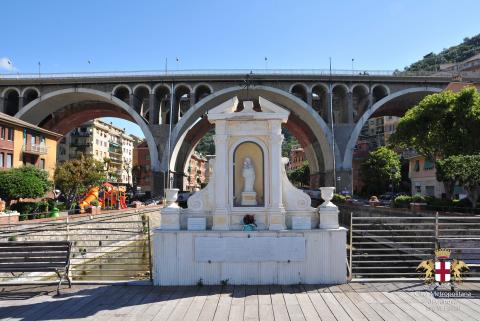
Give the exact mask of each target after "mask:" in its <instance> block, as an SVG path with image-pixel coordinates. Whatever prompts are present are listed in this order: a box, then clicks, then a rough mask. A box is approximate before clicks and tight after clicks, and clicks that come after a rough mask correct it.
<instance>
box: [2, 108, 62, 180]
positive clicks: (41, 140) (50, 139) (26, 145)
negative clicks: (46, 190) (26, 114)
mask: <svg viewBox="0 0 480 321" xmlns="http://www.w3.org/2000/svg"><path fill="white" fill-rule="evenodd" d="M61 137H62V135H60V134H57V133H54V132H51V131H49V130H45V129H43V128H40V127H38V126H35V125H32V124H30V123H27V122H25V121H23V120H20V119H18V118H15V117H12V116H9V115H7V114H4V113H0V168H3V169H5V168H14V167H20V166H22V165H27V164H31V165H34V166H36V167H39V168H41V169H44V170H46V171H47V172H48V174H49V176H50V178H53V173H54V172H55V165H56V161H57V141H58V140H59V139H60V138H61Z"/></svg>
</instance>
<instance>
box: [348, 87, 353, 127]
mask: <svg viewBox="0 0 480 321" xmlns="http://www.w3.org/2000/svg"><path fill="white" fill-rule="evenodd" d="M347 113H348V123H349V124H353V93H352V92H351V91H349V92H348V93H347Z"/></svg>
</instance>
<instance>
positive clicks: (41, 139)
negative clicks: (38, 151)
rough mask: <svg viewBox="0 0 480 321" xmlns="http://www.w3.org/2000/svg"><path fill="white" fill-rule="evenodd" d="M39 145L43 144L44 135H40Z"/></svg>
mask: <svg viewBox="0 0 480 321" xmlns="http://www.w3.org/2000/svg"><path fill="white" fill-rule="evenodd" d="M40 145H45V136H40Z"/></svg>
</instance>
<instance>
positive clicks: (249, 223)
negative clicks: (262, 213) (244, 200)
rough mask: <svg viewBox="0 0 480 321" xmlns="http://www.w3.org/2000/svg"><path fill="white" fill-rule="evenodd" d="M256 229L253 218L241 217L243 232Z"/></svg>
mask: <svg viewBox="0 0 480 321" xmlns="http://www.w3.org/2000/svg"><path fill="white" fill-rule="evenodd" d="M256 229H257V224H255V216H254V215H251V214H247V215H245V216H244V217H243V230H244V231H255V230H256Z"/></svg>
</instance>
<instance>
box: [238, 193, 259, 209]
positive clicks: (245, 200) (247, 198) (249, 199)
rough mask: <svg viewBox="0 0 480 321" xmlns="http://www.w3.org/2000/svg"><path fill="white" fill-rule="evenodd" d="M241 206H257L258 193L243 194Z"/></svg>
mask: <svg viewBox="0 0 480 321" xmlns="http://www.w3.org/2000/svg"><path fill="white" fill-rule="evenodd" d="M240 204H241V205H242V206H257V193H255V192H242V200H241V202H240Z"/></svg>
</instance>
